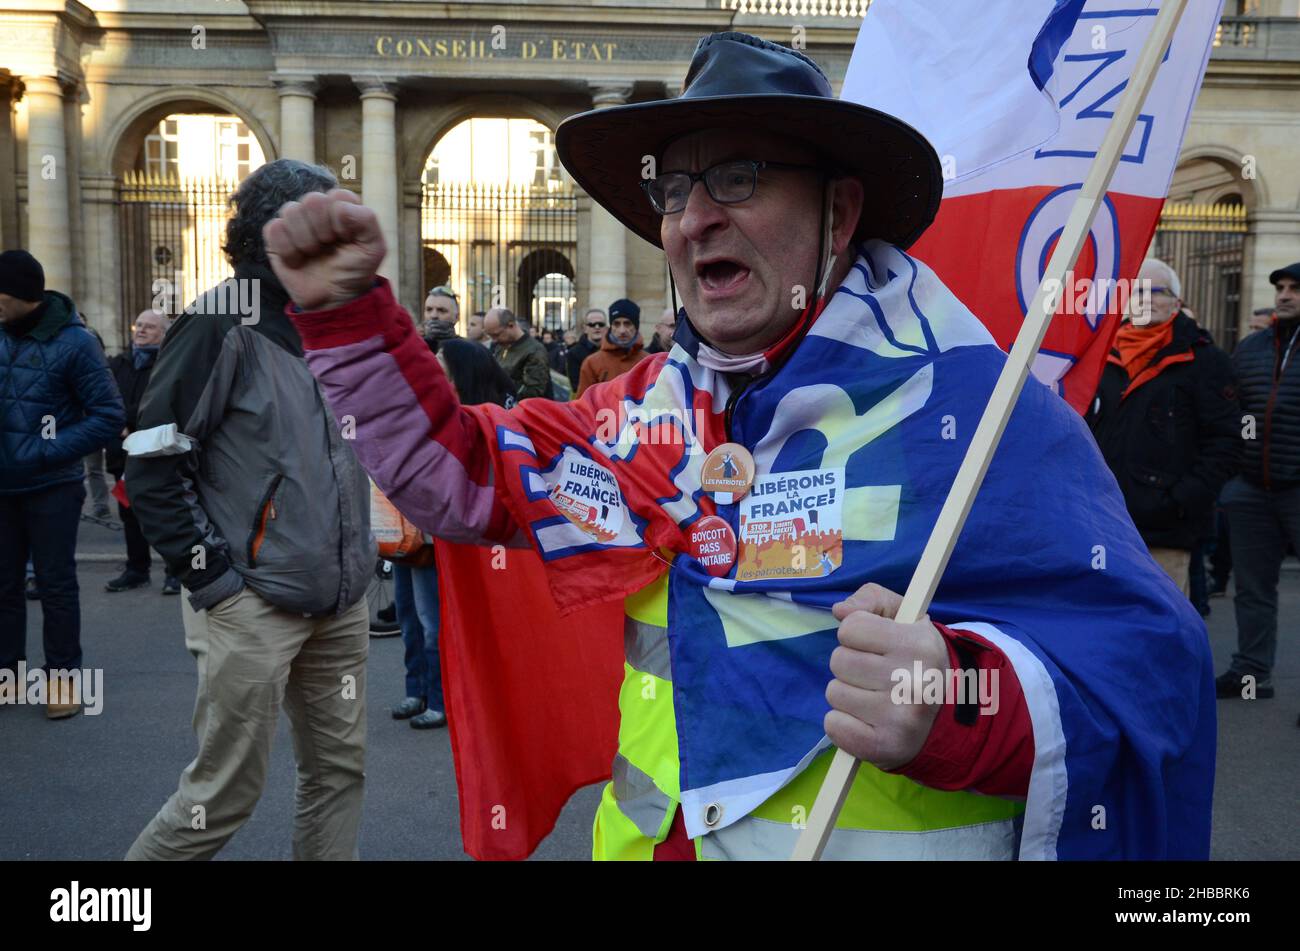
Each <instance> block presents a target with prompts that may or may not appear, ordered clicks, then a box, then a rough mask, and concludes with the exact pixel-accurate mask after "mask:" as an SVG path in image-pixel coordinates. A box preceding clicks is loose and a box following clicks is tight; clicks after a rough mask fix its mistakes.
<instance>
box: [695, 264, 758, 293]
mask: <svg viewBox="0 0 1300 951" xmlns="http://www.w3.org/2000/svg"><path fill="white" fill-rule="evenodd" d="M695 276H696V277H697V278H699V281H700V286H701V287H703V288H704V289H705V290H709V291H726V290H730V289H731V288H733V287H736V286H738V285H740V284H742V283H744V280H745V278H747V277H749V268H747V267H745V266H744V265H743V264H741V263H740V262H739V261H733V260H731V259H730V258H715V259H714V260H711V261H701V262H699V263H698V264H696V265H695Z"/></svg>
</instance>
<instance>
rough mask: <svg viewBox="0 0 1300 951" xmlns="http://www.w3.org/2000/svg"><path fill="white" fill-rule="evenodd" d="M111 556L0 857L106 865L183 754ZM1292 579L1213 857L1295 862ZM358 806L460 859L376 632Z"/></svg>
mask: <svg viewBox="0 0 1300 951" xmlns="http://www.w3.org/2000/svg"><path fill="white" fill-rule="evenodd" d="M120 546H121V534H120V533H117V532H112V531H109V530H107V529H105V528H102V527H100V526H97V525H91V524H88V523H86V522H84V521H83V523H82V533H81V550H82V552H84V553H87V554H107V553H116V552H117V551H118V550H119V547H120ZM119 570H120V566H119V565H118V564H117V563H110V562H103V561H86V562H83V563H82V565H81V568H80V578H81V587H82V617H83V635H82V639H83V645H84V650H85V656H86V660H85V662H86V665H87V666H90V667H103V668H104V669H105V675H104V677H105V690H106V698H105V700H104V711H103V713H101V714H100V715H99V716H95V717H86V716H78V717H76V718H74V719H71V720H63V721H56V722H49V721H47V720H46V719H45V716H44V710H43V709H40V708H31V707H26V706H22V707H17V708H10V709H0V859H115V858H119V857H120V856H121V855H122V854H123V853H124V852H125V851H126V849H127V847H128V846H129V845H130V844H131V842H132V840H133V839H134V838H135V836H136V834H137V833H138V832H139V830H140V829H141V828H142V827H143V826H144V825H145V823H146V822H147V821H148V820H149V818H150V817H151V816H152V815H153V813H154V812H155V810H156V809H157V808H158V806H160V805H161V804H162V802H163V801H164V800H165V799H166V797H167V796H168V795H170V794H171V792H172V791H173V790H174V788H175V784H176V779H177V776H178V775H179V774H180V771H181V769H182V768H183V767H184V766H185V764H186V763H188V762H189V760H190V759H191V758H192V756H193V751H194V738H193V736H192V734H191V732H190V716H191V713H192V710H193V704H194V689H195V680H196V677H195V669H194V662H193V660H192V659H191V657H190V655H189V654H188V653H187V652H186V650H185V646H184V641H183V636H182V631H181V622H180V603H179V600H180V599H179V598H164V597H162V596H161V594H160V593H159V592H160V588H161V581H162V578H161V575H160V574H159V573H158V572H157V570H155V575H154V584H153V586H152V587H150V588H146V589H141V590H137V591H130V592H125V593H122V594H107V593H105V592H104V590H103V589H104V583H105V582H106V581H107V580H108V579H109V578H111V577H113V576H115V575H116V574H117V573H118V571H119ZM1213 608H1214V612H1213V614H1212V616H1211V617H1210V618H1209V630H1210V637H1211V640H1212V642H1213V646H1214V654H1215V659H1216V662H1217V665H1216V669H1217V670H1222V669H1223V668H1224V666H1225V664H1226V662H1227V659H1228V657H1229V656H1230V654H1231V651H1232V644H1233V643H1234V641H1235V626H1234V624H1233V621H1232V606H1231V601H1230V600H1228V599H1220V600H1216V601H1214V602H1213ZM1298 620H1300V572H1297V571H1286V572H1284V574H1283V600H1282V627H1283V634H1282V644H1281V646H1280V649H1279V657H1278V660H1279V669H1278V671H1277V672H1276V674H1275V682H1276V684H1277V688H1278V696H1277V698H1276V699H1273V700H1267V701H1255V702H1253V703H1246V702H1241V701H1236V702H1227V701H1223V702H1220V703H1219V715H1220V721H1219V768H1218V777H1217V786H1216V790H1215V829H1214V844H1213V857H1214V858H1216V859H1300V807H1298V806H1297V801H1298V798H1297V790H1298V789H1300V755H1298V754H1300V750H1298V747H1300V729H1297V727H1296V717H1297V714H1300V638H1297V636H1296V628H1297V621H1298ZM27 626H28V652H29V662H30V663H32V664H36V663H39V661H40V659H41V639H40V608H39V606H38V605H37V604H35V603H29V616H28V625H27ZM370 646H371V653H370V670H369V678H370V679H369V696H368V702H369V725H368V741H369V749H368V754H367V756H368V762H367V775H368V781H367V787H366V806H365V818H364V824H363V837H362V846H361V847H362V856H363V857H364V858H368V859H456V858H464V857H465V855H464V853H463V852H462V851H461V847H460V836H459V814H458V809H457V802H456V786H455V779H454V776H453V773H452V763H451V750H450V745H449V742H448V736H447V731H446V730H438V731H433V732H421V731H416V730H412V729H410V728H409V727H408V726H407V725H406V724H405V723H402V722H395V721H393V720H392V719H390V717H389V715H388V707H389V706H390V705H391V704H392V703H393V702H394V701H396V700H397V699H399V698H400V696H401V693H402V690H401V687H402V645H401V640H400V638H397V637H392V638H384V639H372V640H371V644H370ZM293 783H294V765H293V754H292V749H291V744H290V741H289V735H288V728H287V724H286V722H285V721H284V720H283V718H282V720H281V725H280V731H279V736H278V738H277V742H276V747H275V751H274V754H273V757H272V763H271V775H270V780H269V782H268V786H267V790H266V793H265V795H264V796H263V798H262V801H261V804H260V805H259V806H258V808H257V811H256V813H255V814H254V815H253V818H252V819H251V820H250V821H249V822H248V823H247V824H246V825H245V826H244V828H243V829H242V830H241V831H240V833H239V834H238V835H237V836H235V838H234V839H233V841H232V842H231V843H230V844H229V845H228V846H227V847H226V849H225V851H224V852H223V853H222V857H224V858H230V859H287V858H289V857H290V840H289V830H290V827H291V816H292V808H293ZM598 794H599V789H598V787H590V788H588V789H584V790H582V791H581V792H580V793H579V794H578V795H577V796H575V797H574V798H573V800H572V801H571V802H570V804H569V806H568V808H567V809H566V810H565V812H564V814H563V815H562V816H561V817H560V821H559V824H558V825H557V827H556V830H555V832H554V833H553V834H552V835H551V836H550V837H549V838H548V839H547V840H546V841H545V842H544V843H543V844H542V846H541V848H540V849H539V850H538V852H537V855H536V857H537V858H544V859H583V858H586V857H588V856H589V854H590V848H591V817H592V814H593V812H594V810H595V804H596V801H597V798H598Z"/></svg>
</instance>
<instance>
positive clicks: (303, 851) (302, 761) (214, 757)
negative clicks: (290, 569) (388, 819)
mask: <svg viewBox="0 0 1300 951" xmlns="http://www.w3.org/2000/svg"><path fill="white" fill-rule="evenodd" d="M181 602H182V605H183V607H182V611H183V613H184V621H185V646H186V647H187V648H189V651H190V653H191V654H193V655H194V659H195V660H196V661H197V662H198V668H199V689H198V697H197V698H196V700H195V702H194V732H195V734H196V735H197V737H198V740H199V752H198V755H197V756H196V757H195V758H194V762H192V763H190V765H189V766H187V767H186V768H185V771H184V772H183V773H181V780H180V787H179V788H178V789H177V790H176V792H175V793H174V794H173V795H172V797H171V798H170V799H168V800H167V802H166V803H165V804H164V805H163V807H162V809H160V810H159V811H158V814H157V815H156V816H154V818H153V820H152V821H151V822H150V823H149V825H148V826H146V827H145V829H144V831H143V832H141V833H140V835H139V837H138V838H137V839H136V840H135V843H134V844H133V845H132V846H131V849H130V851H128V852H127V855H126V857H127V859H146V860H175V859H210V858H212V857H213V856H214V855H216V853H217V852H218V851H220V849H221V847H222V846H223V845H225V844H226V842H227V841H228V840H229V839H230V837H231V836H233V835H234V834H235V833H236V832H238V831H239V828H240V826H242V825H243V824H244V822H245V821H246V820H247V819H248V817H249V816H251V815H252V814H253V808H254V807H255V806H256V805H257V801H258V799H259V798H261V795H262V788H263V787H264V786H265V785H266V773H267V765H268V763H269V761H270V758H271V741H272V738H273V737H274V736H275V727H276V721H277V720H278V719H279V715H280V707H281V705H283V706H284V709H285V712H286V713H288V715H289V724H290V727H291V731H292V734H293V747H294V753H295V755H296V757H297V761H298V786H297V793H296V797H295V806H296V814H295V817H294V827H293V857H294V858H295V859H355V858H357V835H358V831H359V827H360V824H361V798H362V790H363V787H364V783H365V769H364V767H365V736H366V654H367V651H368V650H369V645H370V638H369V628H370V625H369V613H368V611H367V609H366V602H365V598H362V599H361V601H360V602H358V603H357V604H354V605H353V606H352V607H351V608H349V609H348V610H347V611H345V612H344V613H343V614H342V615H341V616H339V617H329V618H304V617H300V616H298V615H295V614H290V613H287V612H285V611H281V610H280V609H278V608H276V607H273V606H272V605H270V604H268V603H267V602H266V601H264V600H263V599H262V598H261V597H260V596H258V595H257V594H254V593H253V591H251V590H250V589H248V588H245V589H244V590H243V591H241V592H240V593H239V594H237V595H235V596H234V597H232V598H228V599H227V600H225V601H223V602H221V603H220V604H218V605H216V606H215V607H214V608H213V609H211V610H208V611H198V612H195V611H194V610H193V608H191V607H190V605H189V603H188V599H185V598H182V599H181Z"/></svg>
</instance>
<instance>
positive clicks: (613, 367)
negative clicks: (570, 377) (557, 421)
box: [573, 298, 648, 399]
mask: <svg viewBox="0 0 1300 951" xmlns="http://www.w3.org/2000/svg"><path fill="white" fill-rule="evenodd" d="M647 356H648V354H647V353H646V352H645V348H644V347H643V345H642V343H641V308H640V307H638V306H637V305H636V304H635V303H634V302H633V301H630V300H627V299H626V298H625V299H622V300H616V301H614V303H612V304H610V305H609V330H608V331H606V333H605V340H604V342H603V343H602V344H601V345H600V349H599V350H597V351H596V352H595V353H593V354H592V355H591V356H589V357H587V359H585V360H583V361H582V370H581V372H580V373H579V374H578V392H576V393H574V394H573V395H574V398H575V399H576V398H577V397H579V396H581V395H582V394H583V393H584V392H585V391H586V389H587V387H589V386H592V385H593V384H596V383H604V382H605V381H606V380H612V379H614V377H616V376H621V375H622V374H624V373H626V372H627V371H628V370H630V369H632V368H633V367H634V366H636V365H637V364H638V363H640V362H641V361H642V360H644V359H645V358H646V357H647Z"/></svg>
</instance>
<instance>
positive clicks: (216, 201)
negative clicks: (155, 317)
mask: <svg viewBox="0 0 1300 951" xmlns="http://www.w3.org/2000/svg"><path fill="white" fill-rule="evenodd" d="M236 187H238V183H237V182H229V181H223V180H220V179H199V178H195V179H177V178H174V177H170V176H169V177H163V176H161V175H158V174H155V173H146V172H134V171H132V172H127V173H126V175H125V176H124V177H123V179H122V181H121V182H120V183H119V185H118V212H119V215H120V223H121V235H122V244H121V249H122V271H121V277H122V289H121V302H122V308H121V320H122V321H123V326H124V328H125V327H129V326H130V324H131V323H132V322H133V321H134V320H135V317H136V315H137V314H139V313H140V311H142V310H146V309H148V308H150V307H154V306H155V305H159V306H160V307H161V309H163V310H165V311H166V312H167V313H169V314H171V315H173V316H175V315H176V314H178V313H180V311H181V309H182V308H183V307H184V306H185V305H186V304H187V303H189V302H190V301H192V300H194V298H195V297H197V296H198V294H199V293H200V292H201V291H205V290H207V289H208V288H209V287H212V286H213V285H215V284H218V283H220V282H221V281H223V280H225V279H226V278H227V277H230V275H231V274H232V269H231V267H230V264H229V263H228V262H227V261H226V257H225V255H224V254H223V253H222V251H221V245H222V243H223V242H224V241H225V237H226V234H225V231H226V218H227V214H228V212H227V205H226V201H227V199H228V198H229V197H230V194H231V192H233V191H234V190H235V188H236ZM123 339H128V340H129V339H130V337H129V332H128V336H126V337H124V338H123Z"/></svg>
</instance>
